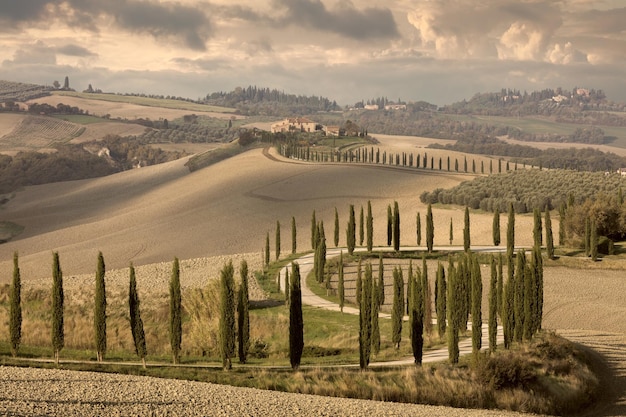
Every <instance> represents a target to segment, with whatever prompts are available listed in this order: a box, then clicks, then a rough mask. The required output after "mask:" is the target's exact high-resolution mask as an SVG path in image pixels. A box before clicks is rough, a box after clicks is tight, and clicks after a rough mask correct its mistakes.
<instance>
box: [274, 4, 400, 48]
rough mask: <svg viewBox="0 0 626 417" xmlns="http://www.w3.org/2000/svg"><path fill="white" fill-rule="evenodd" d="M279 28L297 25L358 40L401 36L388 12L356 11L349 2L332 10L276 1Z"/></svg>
mask: <svg viewBox="0 0 626 417" xmlns="http://www.w3.org/2000/svg"><path fill="white" fill-rule="evenodd" d="M274 10H276V12H277V13H278V14H279V15H280V16H281V17H279V18H277V19H276V23H277V24H280V25H289V26H291V25H295V26H299V27H307V28H310V29H316V30H319V31H323V32H331V33H335V34H337V35H340V36H343V37H346V38H351V39H356V40H372V39H392V38H396V37H398V36H399V33H398V27H397V25H396V21H395V19H394V17H393V15H392V13H391V11H390V10H389V9H383V8H372V7H368V8H365V9H362V10H359V9H357V8H356V7H354V5H353V4H352V3H350V2H344V3H341V4H340V5H339V6H338V7H336V8H334V9H332V10H329V9H328V8H327V7H326V5H324V3H322V2H321V1H320V0H275V1H274Z"/></svg>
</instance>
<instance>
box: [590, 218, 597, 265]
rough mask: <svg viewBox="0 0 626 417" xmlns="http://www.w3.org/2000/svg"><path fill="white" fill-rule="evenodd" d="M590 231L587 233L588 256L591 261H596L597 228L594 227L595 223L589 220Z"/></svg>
mask: <svg viewBox="0 0 626 417" xmlns="http://www.w3.org/2000/svg"><path fill="white" fill-rule="evenodd" d="M590 227H591V231H590V233H589V256H591V260H592V261H594V262H595V261H597V260H598V228H597V227H596V221H595V219H594V220H591V224H590Z"/></svg>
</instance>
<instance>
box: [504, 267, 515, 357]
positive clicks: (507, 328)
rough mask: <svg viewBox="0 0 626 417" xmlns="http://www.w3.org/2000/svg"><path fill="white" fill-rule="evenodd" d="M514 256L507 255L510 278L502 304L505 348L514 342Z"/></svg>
mask: <svg viewBox="0 0 626 417" xmlns="http://www.w3.org/2000/svg"><path fill="white" fill-rule="evenodd" d="M513 269H514V267H513V256H512V255H507V275H508V279H507V281H506V285H505V287H504V298H503V304H502V327H503V330H504V348H505V349H509V348H510V347H511V343H512V342H513V335H514V330H515V309H514V305H515V276H514V274H513Z"/></svg>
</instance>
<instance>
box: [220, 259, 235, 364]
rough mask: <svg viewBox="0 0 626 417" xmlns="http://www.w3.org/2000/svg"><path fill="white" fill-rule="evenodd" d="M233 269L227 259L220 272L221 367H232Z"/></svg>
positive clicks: (233, 328) (233, 336)
mask: <svg viewBox="0 0 626 417" xmlns="http://www.w3.org/2000/svg"><path fill="white" fill-rule="evenodd" d="M234 274H235V269H234V268H233V262H232V261H228V263H227V264H226V265H224V267H223V268H222V271H221V272H220V355H221V357H222V367H223V368H224V369H225V370H229V369H231V368H232V362H231V358H232V357H233V356H235V279H234Z"/></svg>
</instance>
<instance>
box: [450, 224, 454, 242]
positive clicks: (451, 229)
mask: <svg viewBox="0 0 626 417" xmlns="http://www.w3.org/2000/svg"><path fill="white" fill-rule="evenodd" d="M453 240H454V227H453V225H452V217H450V245H452V241H453Z"/></svg>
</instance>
